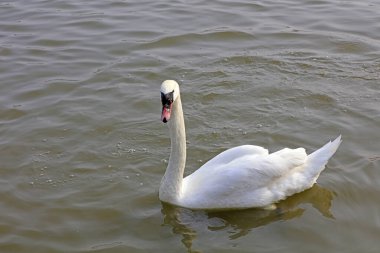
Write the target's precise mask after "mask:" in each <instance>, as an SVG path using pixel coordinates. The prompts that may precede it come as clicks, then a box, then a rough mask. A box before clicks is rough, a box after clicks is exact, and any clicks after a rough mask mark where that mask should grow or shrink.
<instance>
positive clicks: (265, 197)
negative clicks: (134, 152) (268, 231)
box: [181, 137, 341, 209]
mask: <svg viewBox="0 0 380 253" xmlns="http://www.w3.org/2000/svg"><path fill="white" fill-rule="evenodd" d="M340 142H341V141H340V137H338V138H337V139H336V140H335V141H333V142H329V143H327V144H326V145H324V146H323V147H322V148H320V149H318V150H317V151H315V152H313V153H312V154H310V155H309V156H308V155H307V154H306V152H305V150H304V149H303V148H297V149H289V148H285V149H282V150H279V151H277V152H274V153H271V154H268V151H267V150H266V149H264V148H262V147H258V146H251V145H244V146H239V147H236V148H232V149H229V150H226V151H224V152H222V153H221V154H219V155H218V156H216V157H215V158H213V159H212V160H210V161H209V162H207V163H206V164H205V165H203V166H202V167H201V168H199V169H198V170H197V171H195V172H194V173H193V174H191V175H189V176H187V177H186V178H184V180H183V187H182V194H181V196H182V201H183V203H182V205H184V206H187V207H190V208H194V209H233V208H248V207H264V206H268V205H270V204H272V203H274V202H277V201H279V200H282V199H285V198H286V197H287V196H290V195H293V194H295V193H298V192H301V191H304V190H306V189H308V188H310V187H311V186H312V185H313V184H314V183H315V181H316V179H317V178H318V176H319V174H320V173H321V171H322V170H323V169H324V167H325V165H326V163H327V161H328V159H329V158H330V157H331V156H332V155H333V154H334V153H335V151H336V149H337V148H338V146H339V144H340Z"/></svg>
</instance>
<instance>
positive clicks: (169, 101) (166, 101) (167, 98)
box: [161, 80, 179, 123]
mask: <svg viewBox="0 0 380 253" xmlns="http://www.w3.org/2000/svg"><path fill="white" fill-rule="evenodd" d="M178 96H179V85H178V83H177V82H176V81H174V80H166V81H164V82H163V83H162V84H161V103H162V114H161V120H162V122H164V123H166V122H168V121H169V119H170V115H171V112H172V106H173V103H174V101H175V100H176V99H177V98H178Z"/></svg>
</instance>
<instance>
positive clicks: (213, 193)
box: [159, 80, 341, 210]
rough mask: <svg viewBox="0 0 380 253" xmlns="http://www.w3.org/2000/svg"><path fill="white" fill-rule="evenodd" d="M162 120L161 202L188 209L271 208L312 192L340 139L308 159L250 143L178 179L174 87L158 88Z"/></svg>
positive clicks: (178, 113)
mask: <svg viewBox="0 0 380 253" xmlns="http://www.w3.org/2000/svg"><path fill="white" fill-rule="evenodd" d="M161 103H162V112H161V120H162V122H164V123H167V125H168V127H169V133H170V140H171V152H170V158H169V162H168V166H167V168H166V171H165V174H164V176H163V178H162V181H161V185H160V188H159V199H160V200H161V201H162V202H165V203H169V204H172V205H176V206H180V207H185V208H189V209H202V210H228V209H246V208H268V209H272V208H273V207H274V208H275V203H276V202H278V201H280V200H283V199H285V198H286V197H288V196H290V195H293V194H295V193H298V192H301V191H304V190H306V189H309V188H311V187H312V186H313V185H314V183H315V182H316V180H317V178H318V176H319V174H320V173H321V172H322V170H323V169H324V168H325V165H326V164H327V161H328V160H329V159H330V157H331V156H332V155H333V154H334V153H335V151H336V150H337V148H338V147H339V145H340V143H341V136H338V137H337V138H336V139H335V140H334V141H332V142H331V141H330V142H329V143H327V144H326V145H324V146H323V147H321V148H320V149H318V150H316V151H315V152H313V153H311V154H309V155H307V154H306V152H305V149H304V148H297V149H289V148H284V149H282V150H279V151H277V152H274V153H271V154H269V152H268V150H267V149H265V148H263V147H260V146H254V145H242V146H238V147H234V148H231V149H228V150H226V151H224V152H222V153H220V154H219V155H217V156H216V157H214V158H212V159H211V160H209V161H208V162H206V163H205V164H204V165H203V166H201V167H200V168H199V169H198V170H196V171H195V172H194V173H192V174H191V175H189V176H187V177H185V178H183V173H184V169H185V164H186V133H185V123H184V117H183V111H182V103H181V95H180V89H179V85H178V83H177V82H176V81H174V80H166V81H164V82H163V83H162V85H161Z"/></svg>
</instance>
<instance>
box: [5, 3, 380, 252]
mask: <svg viewBox="0 0 380 253" xmlns="http://www.w3.org/2000/svg"><path fill="white" fill-rule="evenodd" d="M379 17H380V4H379V3H378V2H377V1H371V0H365V1H360V2H358V1H332V0H326V1H316V0H304V1H294V0H281V1H253V2H252V1H244V0H241V1H204V0H203V1H170V2H169V1H166V2H165V1H162V2H158V1H121V0H120V1H97V0H95V1H72V0H68V1H57V0H53V1H43V0H35V1H25V0H24V1H22V0H18V1H2V2H1V3H0V59H1V61H0V80H1V85H0V181H1V182H0V251H1V252H107V253H113V252H279V251H281V252H284V253H285V252H378V249H379V247H380V243H379V240H378V238H379V236H380V204H379V197H378V196H379V194H380V184H379V182H380V168H379V167H380V151H379V141H380V138H379V133H380V92H379V81H380V76H379V73H380V60H379V59H380V43H379V39H380V35H379V34H380V22H379ZM165 79H176V80H177V81H178V82H179V83H180V84H181V91H182V100H183V104H184V111H185V117H186V119H185V121H186V127H187V138H188V162H187V168H186V174H189V173H191V172H192V171H194V170H196V169H197V168H198V167H199V166H201V165H202V163H204V162H205V161H207V160H208V159H210V158H211V157H213V156H214V155H216V154H218V153H219V152H221V151H223V150H225V149H227V148H230V147H233V146H237V145H242V144H256V145H261V146H264V147H266V148H268V149H269V150H270V151H276V150H278V149H280V148H283V147H285V146H287V147H292V148H295V147H299V146H302V147H305V148H306V149H307V151H308V152H311V151H313V150H315V149H316V148H318V147H320V146H322V145H323V144H324V143H326V142H327V141H328V140H330V139H332V138H335V137H336V136H338V135H339V134H342V136H343V143H342V145H341V147H340V148H339V150H338V152H337V153H336V154H335V155H334V157H333V158H332V159H331V160H330V162H329V164H328V166H327V169H326V170H325V171H324V172H323V173H322V174H321V176H320V178H319V180H318V184H317V185H315V186H314V187H313V188H312V189H310V190H308V191H306V192H303V193H300V194H297V195H295V196H293V197H291V198H289V199H287V200H285V201H283V202H281V203H280V204H279V208H278V209H277V210H275V211H264V210H256V209H253V210H245V211H235V212H221V213H219V212H217V213H206V212H202V211H191V210H187V209H183V208H177V207H173V206H170V205H163V204H162V203H161V202H160V201H159V199H158V187H159V184H160V180H161V177H162V175H163V173H164V170H165V168H166V163H167V159H168V156H169V152H170V150H169V144H170V143H169V138H168V131H167V128H166V126H165V125H164V124H162V123H161V122H160V97H159V87H160V84H161V82H162V81H163V80H165Z"/></svg>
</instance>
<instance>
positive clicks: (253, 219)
mask: <svg viewBox="0 0 380 253" xmlns="http://www.w3.org/2000/svg"><path fill="white" fill-rule="evenodd" d="M332 199H333V193H332V192H331V191H329V190H327V189H325V188H322V187H321V186H319V185H317V184H315V185H314V186H313V187H312V188H311V189H309V190H306V191H304V192H301V193H298V194H296V195H293V196H291V197H289V198H287V199H286V200H283V201H281V202H279V203H278V204H277V208H276V209H275V210H262V209H248V210H241V211H228V212H205V211H193V210H189V209H186V208H181V207H174V206H171V205H167V204H163V208H162V213H163V214H164V224H167V225H170V226H172V227H173V232H174V233H176V234H180V235H182V237H183V239H182V242H183V244H184V245H185V247H186V248H187V249H188V250H189V252H194V251H192V250H191V246H192V242H193V240H194V239H195V238H196V236H197V233H201V232H202V231H205V230H208V231H217V230H222V229H227V230H228V233H229V234H230V236H229V238H230V239H231V240H234V239H237V238H239V237H241V236H244V235H247V234H248V233H249V232H250V231H251V230H252V229H254V228H256V227H260V226H265V225H267V224H270V223H272V222H276V221H285V220H290V219H293V218H296V217H300V216H302V214H303V213H304V211H305V209H304V208H303V207H302V205H303V204H311V205H312V206H313V207H314V208H316V209H317V210H318V211H319V212H320V213H321V214H322V215H323V216H325V217H328V218H334V217H333V215H332V214H331V212H330V207H331V202H332Z"/></svg>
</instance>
